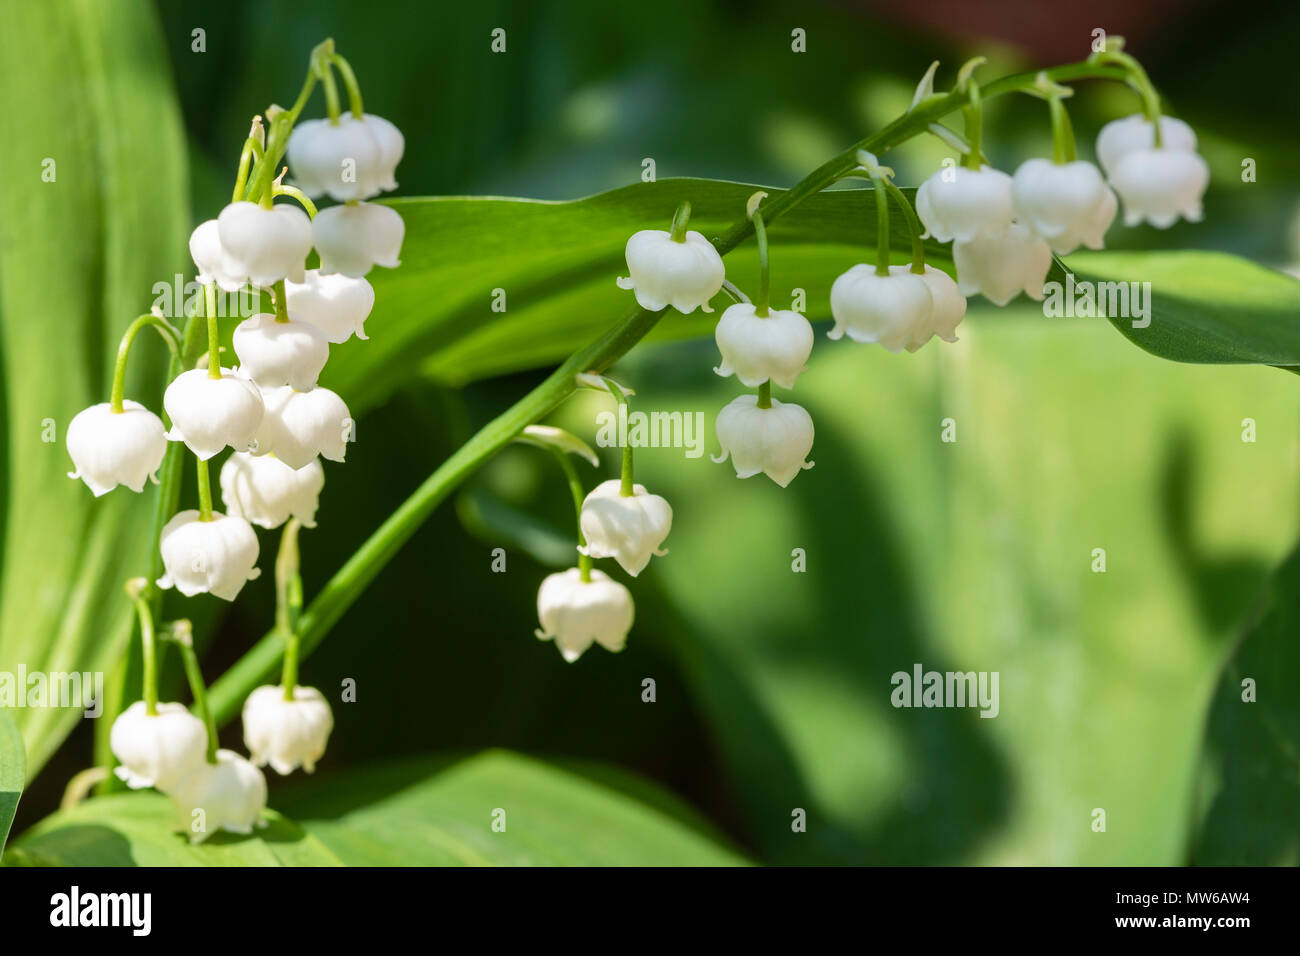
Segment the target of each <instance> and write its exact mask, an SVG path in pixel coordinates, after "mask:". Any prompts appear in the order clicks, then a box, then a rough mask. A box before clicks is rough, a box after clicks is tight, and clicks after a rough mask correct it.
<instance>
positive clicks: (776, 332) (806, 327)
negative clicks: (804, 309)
mask: <svg viewBox="0 0 1300 956" xmlns="http://www.w3.org/2000/svg"><path fill="white" fill-rule="evenodd" d="M714 339H715V340H716V341H717V343H718V351H719V352H721V353H722V364H721V365H719V366H718V367H717V368H715V369H714V371H715V372H717V373H718V374H719V375H722V376H727V375H731V374H733V373H734V374H735V376H736V378H738V379H740V381H741V382H742V383H743V384H745V385H747V386H749V387H750V388H754V387H756V386H758V385H762V384H763V383H764V382H766V381H767V380H768V379H771V380H772V381H773V382H776V384H778V385H780V386H781V387H782V388H794V380H795V379H796V378H798V377H799V374H800V373H801V372H802V371H803V370H804V369H805V368H806V367H807V365H808V356H809V355H811V354H812V347H813V328H812V323H810V322H809V321H808V320H807V319H805V318H804V317H803V316H802V315H800V314H799V313H798V312H792V311H788V310H784V309H772V310H770V311H769V313H768V314H767V315H766V316H761V315H758V314H757V313H755V311H754V306H752V305H750V304H749V303H747V302H738V303H736V304H735V305H733V306H728V308H727V310H726V311H725V312H723V313H722V318H720V319H719V320H718V327H717V329H716V330H715V331H714Z"/></svg>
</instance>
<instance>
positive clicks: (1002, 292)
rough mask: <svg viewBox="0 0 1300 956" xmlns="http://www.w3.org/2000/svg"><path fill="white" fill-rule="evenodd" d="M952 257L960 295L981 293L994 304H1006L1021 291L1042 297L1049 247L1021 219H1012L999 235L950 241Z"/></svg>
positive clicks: (1035, 296) (1030, 295)
mask: <svg viewBox="0 0 1300 956" xmlns="http://www.w3.org/2000/svg"><path fill="white" fill-rule="evenodd" d="M952 260H953V264H954V265H956V266H957V288H958V289H959V290H960V291H961V294H962V295H966V296H970V295H975V294H977V293H983V294H984V297H985V298H987V299H988V300H989V301H990V302H992V303H994V304H995V305H1006V304H1007V303H1008V302H1010V301H1011V300H1012V299H1013V298H1015V297H1016V296H1017V295H1018V294H1019V293H1020V292H1021V291H1023V292H1024V293H1025V295H1027V296H1029V297H1030V298H1031V299H1037V300H1041V299H1042V298H1043V283H1044V281H1045V280H1046V279H1047V271H1048V270H1049V269H1050V268H1051V267H1052V250H1051V248H1049V247H1048V245H1047V243H1046V242H1044V241H1043V240H1042V239H1039V238H1038V237H1037V236H1035V235H1034V234H1033V233H1032V232H1030V230H1029V228H1028V227H1027V226H1025V225H1024V223H1019V222H1013V223H1012V224H1011V226H1010V228H1008V229H1007V230H1006V231H1005V232H1003V233H1000V234H998V235H993V236H981V237H980V238H978V239H972V240H970V241H969V242H955V243H953V246H952Z"/></svg>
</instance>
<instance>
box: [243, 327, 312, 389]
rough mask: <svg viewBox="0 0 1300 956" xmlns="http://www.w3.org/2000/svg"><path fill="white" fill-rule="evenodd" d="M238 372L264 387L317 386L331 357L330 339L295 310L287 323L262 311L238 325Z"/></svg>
mask: <svg viewBox="0 0 1300 956" xmlns="http://www.w3.org/2000/svg"><path fill="white" fill-rule="evenodd" d="M234 346H235V354H236V355H237V356H239V370H238V371H239V374H241V375H243V376H245V377H247V378H251V379H252V380H253V381H254V382H256V383H257V384H258V385H260V386H262V387H263V388H272V387H275V386H278V385H291V386H293V387H294V388H296V389H298V391H300V392H305V391H307V390H309V389H312V388H315V387H316V379H317V378H318V377H319V376H320V373H321V369H323V368H324V367H325V363H326V361H328V360H329V357H330V346H329V340H328V339H326V338H325V333H324V332H323V331H321V329H320V328H318V327H317V326H316V325H314V324H313V323H311V322H307V321H304V320H302V319H300V318H297V317H295V316H294V315H293V314H292V313H291V314H290V315H289V319H288V321H286V322H280V321H277V319H276V317H275V316H274V315H272V314H270V313H269V312H259V313H257V314H256V315H254V316H253V317H252V318H248V319H245V320H244V321H243V322H240V323H239V325H237V326H236V327H235V332H234Z"/></svg>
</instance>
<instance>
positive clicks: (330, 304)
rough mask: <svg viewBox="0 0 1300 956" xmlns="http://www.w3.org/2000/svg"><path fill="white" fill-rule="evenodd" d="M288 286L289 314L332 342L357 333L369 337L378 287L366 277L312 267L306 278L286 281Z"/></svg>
mask: <svg viewBox="0 0 1300 956" xmlns="http://www.w3.org/2000/svg"><path fill="white" fill-rule="evenodd" d="M284 289H285V302H286V304H287V305H288V309H289V314H290V315H292V316H294V317H295V318H297V319H301V320H302V321H304V322H310V323H311V324H312V325H314V326H316V327H317V328H319V329H320V330H321V331H322V332H324V333H325V337H326V338H327V339H328V340H329V341H330V344H332V345H339V344H341V343H343V342H346V341H347V340H348V339H349V338H351V337H352V335H353V334H355V335H356V337H357V338H359V339H365V338H366V330H365V325H364V324H365V321H366V319H367V318H369V316H370V310H371V309H373V308H374V307H375V290H374V287H373V286H371V285H370V283H369V282H367V281H366V280H365V279H351V278H348V277H347V276H345V275H340V274H338V273H335V274H332V275H322V274H321V272H320V270H319V269H308V270H307V273H306V277H305V278H304V279H303V281H302V282H300V283H299V282H286V283H285V285H284Z"/></svg>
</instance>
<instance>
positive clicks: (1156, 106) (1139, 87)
mask: <svg viewBox="0 0 1300 956" xmlns="http://www.w3.org/2000/svg"><path fill="white" fill-rule="evenodd" d="M1088 62H1089V63H1091V64H1102V63H1116V64H1119V66H1121V67H1122V68H1123V69H1124V72H1125V77H1124V79H1125V80H1126V81H1127V82H1128V85H1129V86H1130V87H1132V88H1133V89H1134V90H1135V91H1136V92H1137V94H1138V96H1139V97H1140V98H1141V100H1142V112H1144V113H1145V114H1146V117H1147V120H1148V121H1149V122H1150V123H1151V128H1152V135H1153V136H1154V139H1153V140H1152V142H1153V144H1154V145H1155V146H1156V147H1157V148H1158V147H1159V146H1160V93H1159V91H1157V90H1156V87H1155V84H1154V83H1152V82H1151V77H1150V76H1148V75H1147V71H1146V69H1145V68H1144V67H1143V66H1142V64H1141V63H1139V62H1138V61H1137V58H1136V57H1134V56H1132V55H1131V54H1128V53H1124V52H1123V51H1115V52H1111V51H1109V50H1107V51H1105V52H1103V53H1098V54H1096V55H1094V56H1092V57H1090V58H1089V60H1088Z"/></svg>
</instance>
